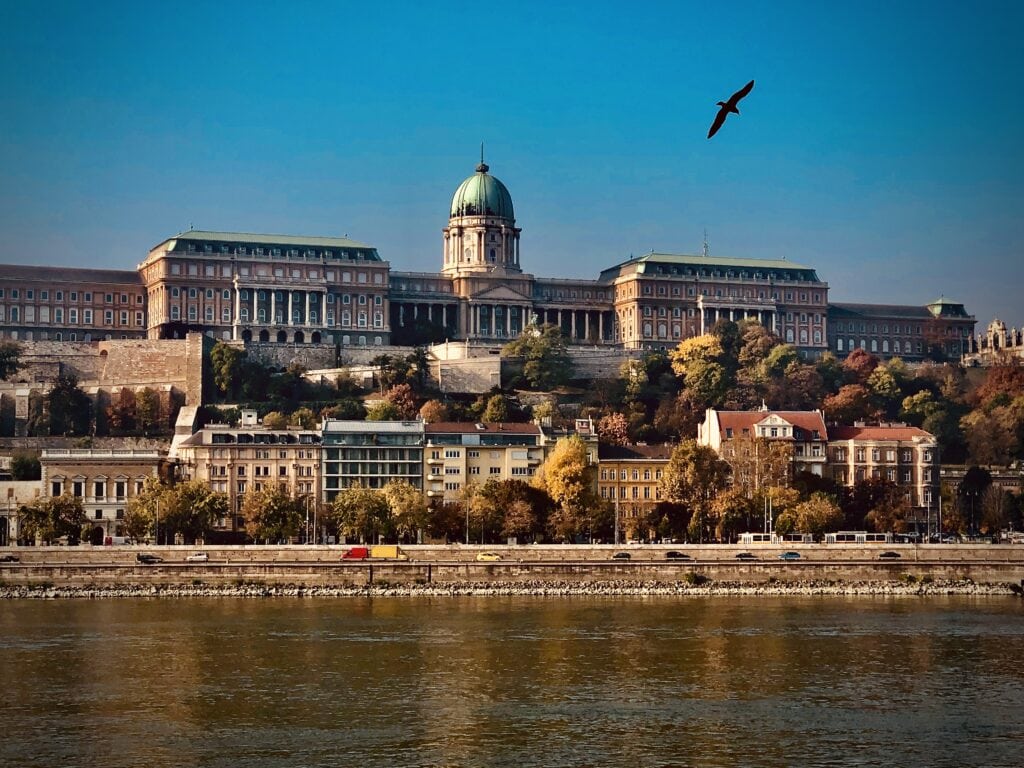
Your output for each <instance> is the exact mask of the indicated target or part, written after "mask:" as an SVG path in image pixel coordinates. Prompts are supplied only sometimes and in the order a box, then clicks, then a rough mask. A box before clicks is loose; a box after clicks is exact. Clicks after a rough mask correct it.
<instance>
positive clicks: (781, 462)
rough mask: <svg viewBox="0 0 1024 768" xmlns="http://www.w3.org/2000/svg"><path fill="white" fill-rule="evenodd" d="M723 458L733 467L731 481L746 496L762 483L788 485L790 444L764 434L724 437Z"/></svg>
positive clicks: (790, 456) (791, 451) (757, 489)
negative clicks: (726, 439) (729, 438)
mask: <svg viewBox="0 0 1024 768" xmlns="http://www.w3.org/2000/svg"><path fill="white" fill-rule="evenodd" d="M722 458H723V459H725V461H726V462H728V464H729V467H730V469H731V470H732V484H733V487H735V488H740V489H742V490H743V492H744V493H745V494H746V496H747V498H753V497H754V495H755V494H757V493H758V492H760V490H761V489H762V488H764V487H768V486H787V485H789V480H790V473H791V466H792V463H791V461H792V458H793V446H792V444H790V443H789V442H786V441H783V440H769V439H768V438H764V437H742V436H741V437H736V438H733V439H732V440H728V441H726V443H725V445H724V446H723V448H722Z"/></svg>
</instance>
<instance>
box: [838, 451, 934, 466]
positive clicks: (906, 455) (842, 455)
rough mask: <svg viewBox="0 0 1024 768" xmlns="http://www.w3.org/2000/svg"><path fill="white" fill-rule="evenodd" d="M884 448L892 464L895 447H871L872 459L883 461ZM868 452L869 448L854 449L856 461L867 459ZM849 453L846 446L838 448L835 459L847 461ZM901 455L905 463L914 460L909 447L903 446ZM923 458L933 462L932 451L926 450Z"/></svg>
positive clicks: (894, 458) (887, 458)
mask: <svg viewBox="0 0 1024 768" xmlns="http://www.w3.org/2000/svg"><path fill="white" fill-rule="evenodd" d="M883 450H884V451H885V454H884V455H885V461H887V462H889V463H890V464H891V463H893V462H895V461H896V454H897V451H896V449H895V448H886V449H882V448H872V449H871V461H873V462H879V461H882V455H883V453H882V452H883ZM867 452H868V449H867V448H857V449H855V450H854V461H857V462H864V461H867V456H868V453H867ZM847 454H848V451H847V449H846V448H836V449H835V452H834V456H835V460H836V461H846V457H847ZM899 457H900V461H901V462H903V463H904V464H909V463H910V462H912V461H913V460H914V452H913V451H912V450H911V449H909V448H903V449H902V450H900V451H899ZM922 458H923V460H924V461H925V462H926V463H928V462H931V460H932V452H931V451H925V452H924V456H923V457H922Z"/></svg>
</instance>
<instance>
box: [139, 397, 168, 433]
mask: <svg viewBox="0 0 1024 768" xmlns="http://www.w3.org/2000/svg"><path fill="white" fill-rule="evenodd" d="M160 412H161V408H160V393H159V392H157V391H156V390H155V389H153V388H151V387H145V388H144V389H142V391H141V392H137V393H136V394H135V423H136V426H137V427H138V428H139V429H141V430H142V433H143V434H144V435H149V434H151V433H152V432H156V431H162V430H161V426H162V425H161V419H160Z"/></svg>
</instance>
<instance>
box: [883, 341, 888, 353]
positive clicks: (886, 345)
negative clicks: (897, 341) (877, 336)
mask: <svg viewBox="0 0 1024 768" xmlns="http://www.w3.org/2000/svg"><path fill="white" fill-rule="evenodd" d="M882 351H883V352H888V351H889V340H888V339H882Z"/></svg>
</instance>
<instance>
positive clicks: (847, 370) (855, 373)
mask: <svg viewBox="0 0 1024 768" xmlns="http://www.w3.org/2000/svg"><path fill="white" fill-rule="evenodd" d="M877 367H878V358H877V357H875V356H874V355H872V354H871V353H869V352H867V351H866V350H863V349H860V348H858V349H855V350H853V351H852V352H851V353H850V354H849V355H847V356H846V359H845V360H843V374H844V376H845V378H846V381H847V383H849V384H861V385H866V384H867V383H868V377H869V376H870V375H871V374H872V372H873V371H874V370H875V368H877Z"/></svg>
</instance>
